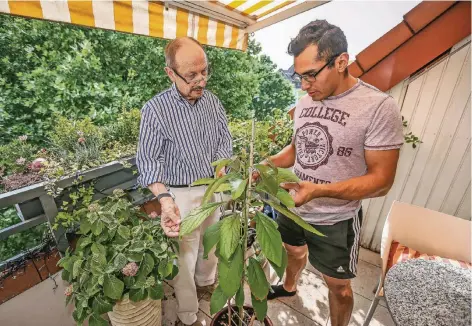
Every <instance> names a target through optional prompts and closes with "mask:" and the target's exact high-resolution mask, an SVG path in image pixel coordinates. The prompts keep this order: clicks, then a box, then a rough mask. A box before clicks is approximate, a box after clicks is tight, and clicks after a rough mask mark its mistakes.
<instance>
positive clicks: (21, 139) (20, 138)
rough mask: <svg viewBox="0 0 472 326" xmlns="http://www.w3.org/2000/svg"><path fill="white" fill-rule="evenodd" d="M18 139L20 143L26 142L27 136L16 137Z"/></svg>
mask: <svg viewBox="0 0 472 326" xmlns="http://www.w3.org/2000/svg"><path fill="white" fill-rule="evenodd" d="M18 139H19V140H20V141H26V140H27V139H28V136H26V135H23V136H20V137H18Z"/></svg>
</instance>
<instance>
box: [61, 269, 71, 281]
mask: <svg viewBox="0 0 472 326" xmlns="http://www.w3.org/2000/svg"><path fill="white" fill-rule="evenodd" d="M62 279H63V280H64V281H67V282H69V283H70V282H72V275H71V273H69V272H68V271H67V270H65V269H64V270H63V271H62Z"/></svg>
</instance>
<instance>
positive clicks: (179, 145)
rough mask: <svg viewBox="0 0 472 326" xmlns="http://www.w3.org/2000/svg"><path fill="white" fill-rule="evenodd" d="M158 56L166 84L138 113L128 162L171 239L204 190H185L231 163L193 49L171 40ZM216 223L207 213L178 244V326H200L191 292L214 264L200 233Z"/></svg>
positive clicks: (198, 53)
mask: <svg viewBox="0 0 472 326" xmlns="http://www.w3.org/2000/svg"><path fill="white" fill-rule="evenodd" d="M165 56H166V65H167V66H166V67H165V71H166V73H167V75H168V77H169V79H170V80H171V81H172V82H173V85H172V87H171V88H169V89H168V90H165V91H164V92H162V93H160V94H158V95H156V96H155V97H153V98H152V99H151V100H150V101H149V102H147V103H146V105H145V106H144V107H143V109H142V121H141V127H140V135H139V147H138V153H137V157H136V164H137V166H138V169H139V173H140V175H139V178H138V182H139V183H140V184H141V185H142V186H143V187H148V188H149V189H150V190H151V191H152V193H153V194H154V195H155V196H156V197H157V199H158V200H159V202H160V204H161V211H162V212H161V225H162V227H163V228H164V231H165V233H166V234H167V235H168V236H170V237H175V236H178V234H179V225H180V219H181V217H182V218H183V217H185V216H186V215H187V214H188V213H189V212H190V210H192V209H193V208H195V207H198V206H200V204H201V201H202V198H203V195H204V193H205V190H206V188H205V187H204V186H200V187H190V185H191V184H192V183H193V182H194V181H195V180H197V179H200V178H205V177H211V176H213V174H214V172H213V167H212V166H211V163H212V162H213V161H216V160H218V159H221V158H227V157H231V154H232V141H231V135H230V133H229V130H228V125H227V120H226V116H225V110H224V108H223V106H222V105H221V102H220V101H219V100H218V98H217V97H216V96H215V95H213V94H212V93H210V92H209V91H207V90H205V86H206V83H207V80H208V78H209V77H210V75H209V69H208V61H207V57H206V55H205V52H204V51H203V48H202V46H201V45H200V43H198V42H197V41H196V40H194V39H192V38H187V37H185V38H178V39H175V40H173V41H171V42H170V43H169V44H168V45H167V46H166V48H165ZM220 173H224V172H223V170H222V171H221V172H220ZM174 198H175V199H174ZM217 221H218V214H217V213H215V214H213V215H212V216H209V217H208V218H207V219H206V220H205V221H204V222H203V223H202V225H201V227H199V228H197V229H196V230H195V231H194V232H192V233H191V234H190V235H188V236H185V237H184V238H183V239H182V241H179V245H180V246H179V247H180V251H179V273H178V275H177V276H176V277H175V279H174V281H173V285H174V290H175V295H176V298H177V304H178V308H177V309H178V310H177V316H178V317H179V319H180V322H181V323H183V324H184V325H201V323H200V321H197V312H198V298H197V290H196V286H202V287H203V286H209V285H212V284H213V283H214V282H215V272H216V265H217V258H216V257H215V255H214V254H212V253H210V254H209V255H208V259H203V243H202V239H203V234H204V232H205V230H206V228H207V227H209V226H210V225H212V224H214V223H216V222H217Z"/></svg>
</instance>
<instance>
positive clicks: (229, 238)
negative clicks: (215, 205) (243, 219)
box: [219, 216, 241, 261]
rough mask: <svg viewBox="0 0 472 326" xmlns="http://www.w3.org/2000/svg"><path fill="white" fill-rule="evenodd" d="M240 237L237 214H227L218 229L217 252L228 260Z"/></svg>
mask: <svg viewBox="0 0 472 326" xmlns="http://www.w3.org/2000/svg"><path fill="white" fill-rule="evenodd" d="M240 238H241V225H240V221H239V217H238V216H228V217H225V218H224V219H223V220H222V224H221V229H220V241H219V246H220V250H219V253H220V255H221V257H222V258H223V259H225V260H227V261H228V260H229V259H230V258H231V256H232V255H233V253H234V251H235V250H236V247H237V246H238V243H239V239H240Z"/></svg>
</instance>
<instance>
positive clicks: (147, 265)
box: [137, 253, 154, 278]
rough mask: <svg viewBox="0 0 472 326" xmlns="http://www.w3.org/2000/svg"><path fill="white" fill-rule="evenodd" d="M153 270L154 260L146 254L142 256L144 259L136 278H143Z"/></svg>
mask: <svg viewBox="0 0 472 326" xmlns="http://www.w3.org/2000/svg"><path fill="white" fill-rule="evenodd" d="M153 269H154V258H152V256H151V255H150V254H148V253H146V254H144V259H143V261H142V262H141V264H139V271H138V275H137V276H138V278H145V277H146V276H148V275H149V273H151V272H152V270H153Z"/></svg>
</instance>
